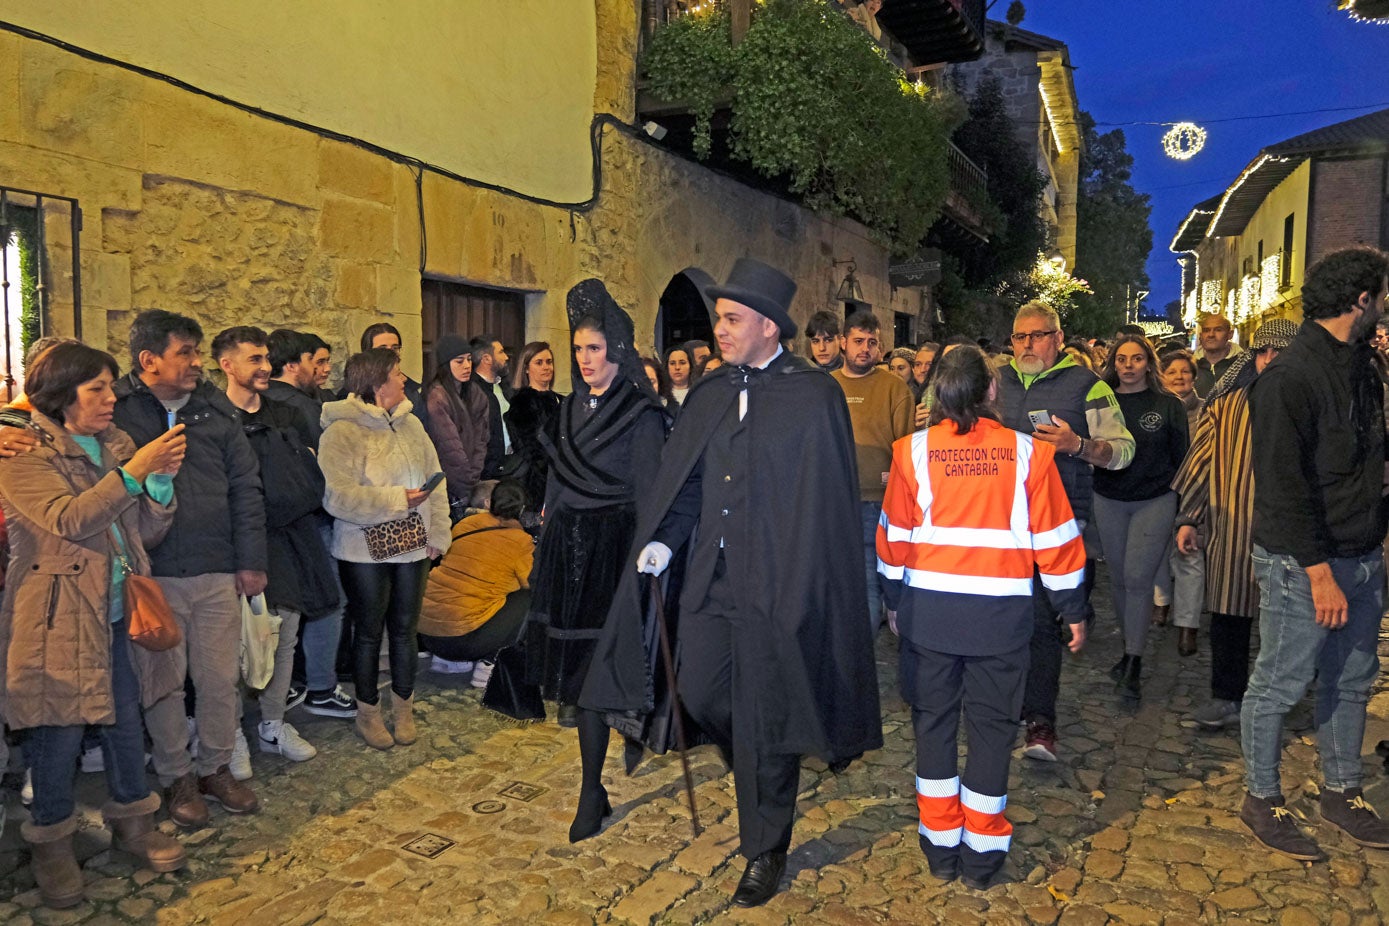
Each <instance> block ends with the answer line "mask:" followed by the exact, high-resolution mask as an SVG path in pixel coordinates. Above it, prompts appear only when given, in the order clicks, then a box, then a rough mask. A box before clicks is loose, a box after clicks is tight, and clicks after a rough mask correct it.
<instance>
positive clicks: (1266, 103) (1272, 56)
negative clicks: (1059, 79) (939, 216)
mask: <svg viewBox="0 0 1389 926" xmlns="http://www.w3.org/2000/svg"><path fill="white" fill-rule="evenodd" d="M1024 2H1025V3H1026V6H1027V17H1026V19H1024V20H1023V22H1022V28H1023V29H1027V30H1030V31H1032V32H1039V33H1041V34H1043V35H1048V36H1051V37H1053V38H1057V39H1060V40H1062V41H1064V42H1066V43H1067V45H1069V46H1070V51H1071V63H1072V65H1074V67H1075V84H1076V96H1077V99H1078V101H1079V103H1080V108H1081V109H1084V110H1087V111H1088V112H1089V113H1090V114H1091V115H1093V116H1094V117H1095V119H1096V121H1098V122H1101V123H1105V122H1140V121H1141V122H1179V121H1190V122H1195V123H1196V124H1197V125H1200V126H1202V127H1203V128H1205V129H1206V131H1207V133H1208V134H1207V138H1206V146H1205V149H1204V150H1203V151H1202V152H1201V153H1200V154H1198V155H1196V156H1195V157H1194V158H1192V159H1191V160H1188V161H1176V160H1173V159H1171V158H1168V157H1167V156H1166V155H1165V154H1164V153H1163V150H1162V134H1163V132H1165V131H1166V129H1165V128H1161V127H1158V126H1145V125H1134V126H1123V130H1124V135H1125V138H1126V139H1127V142H1128V150H1129V153H1130V154H1132V155H1133V157H1134V170H1133V184H1134V186H1135V187H1136V188H1137V189H1138V190H1140V191H1141V192H1144V193H1148V194H1150V195H1151V196H1152V200H1153V202H1152V205H1153V214H1152V227H1153V251H1152V254H1151V256H1150V258H1149V260H1148V274H1149V276H1150V277H1151V278H1152V295H1151V296H1149V297H1148V300H1147V306H1148V310H1149V312H1152V313H1157V312H1161V311H1162V308H1163V306H1164V305H1166V304H1167V303H1168V302H1169V301H1170V300H1172V299H1176V298H1177V297H1178V295H1179V292H1178V290H1179V288H1180V285H1181V281H1180V274H1179V271H1178V269H1177V263H1176V257H1175V255H1173V254H1172V253H1171V252H1169V251H1168V250H1167V246H1168V244H1170V243H1171V241H1172V236H1173V235H1174V233H1175V232H1176V228H1177V225H1178V224H1179V223H1180V222H1181V220H1182V218H1183V217H1185V215H1186V213H1187V211H1188V210H1189V209H1190V208H1191V207H1192V206H1193V205H1195V204H1196V203H1197V202H1199V201H1201V200H1203V199H1206V198H1208V197H1211V196H1214V195H1216V194H1217V193H1220V192H1221V191H1223V190H1224V189H1225V187H1227V186H1228V185H1229V184H1230V183H1231V182H1232V181H1233V180H1234V179H1235V177H1237V176H1238V175H1239V172H1240V171H1241V170H1243V168H1244V166H1245V165H1246V164H1248V163H1249V161H1250V160H1252V159H1253V158H1254V156H1255V155H1256V154H1257V153H1258V152H1259V149H1260V148H1263V147H1265V146H1266V145H1271V144H1275V143H1277V142H1280V141H1282V140H1284V139H1286V138H1290V137H1292V136H1294V135H1298V134H1300V133H1302V132H1306V131H1309V130H1311V129H1315V128H1319V127H1321V126H1324V125H1331V124H1333V123H1336V122H1341V121H1344V120H1346V119H1350V118H1354V117H1355V116H1361V115H1364V114H1365V113H1368V112H1373V111H1374V110H1375V109H1380V108H1389V73H1386V64H1389V26H1384V25H1377V24H1371V23H1362V22H1355V21H1353V20H1351V19H1350V18H1349V17H1348V16H1347V15H1346V14H1345V13H1341V12H1338V11H1337V10H1336V9H1335V4H1334V2H1333V0H1259V2H1254V0H1238V2H1236V0H1160V2H1137V0H1117V2H1116V0H1024ZM1007 6H1008V0H997V2H996V3H994V4H993V5H992V7H991V8H990V10H989V18H990V19H998V20H1002V19H1003V16H1004V11H1005V10H1006V9H1007ZM1371 104H1379V105H1377V106H1374V105H1371ZM1347 106H1367V107H1370V108H1365V109H1355V110H1347V111H1345V112H1323V113H1309V114H1306V115H1288V116H1280V117H1278V118H1267V119H1248V120H1241V121H1236V122H1217V121H1215V120H1217V119H1225V118H1229V117H1232V116H1255V115H1259V116H1262V115H1270V116H1271V115H1273V114H1277V113H1292V112H1302V111H1305V110H1319V109H1329V108H1335V107H1347ZM1100 131H1107V129H1106V128H1101V129H1100ZM1076 262H1077V264H1078V266H1079V270H1080V272H1081V273H1082V274H1083V273H1084V271H1085V257H1084V255H1083V254H1082V255H1077V261H1076Z"/></svg>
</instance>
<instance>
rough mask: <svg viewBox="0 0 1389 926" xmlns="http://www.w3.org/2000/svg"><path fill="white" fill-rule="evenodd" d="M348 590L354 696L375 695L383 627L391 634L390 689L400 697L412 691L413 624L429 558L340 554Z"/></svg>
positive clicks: (373, 697)
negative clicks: (352, 558) (359, 558)
mask: <svg viewBox="0 0 1389 926" xmlns="http://www.w3.org/2000/svg"><path fill="white" fill-rule="evenodd" d="M338 573H339V574H340V575H341V576H342V588H343V591H344V592H346V594H347V605H346V608H345V609H344V612H343V613H344V620H345V621H346V622H347V623H349V624H351V625H352V629H353V649H352V684H353V687H354V688H355V689H356V694H357V700H358V701H362V702H364V703H366V704H375V703H376V701H377V698H378V695H377V690H376V679H377V675H378V671H377V667H376V664H377V660H378V659H379V658H380V653H381V637H382V634H383V632H384V633H385V634H387V635H388V636H389V639H390V661H391V691H393V692H395V693H396V694H397V695H399V696H400V697H402V698H408V697H410V696H411V695H413V694H414V693H415V669H416V663H417V659H416V653H415V627H416V626H417V625H418V624H419V622H420V606H421V605H422V604H423V603H424V587H425V580H426V579H427V577H428V576H429V560H427V559H417V560H415V561H414V562H411V563H350V562H347V561H346V560H338Z"/></svg>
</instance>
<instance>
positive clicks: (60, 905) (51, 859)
mask: <svg viewBox="0 0 1389 926" xmlns="http://www.w3.org/2000/svg"><path fill="white" fill-rule="evenodd" d="M20 832H21V833H23V834H24V841H25V842H27V843H29V850H30V856H29V866H30V867H31V868H32V869H33V871H34V880H35V881H36V882H38V885H39V894H40V896H42V897H43V902H44V906H47V907H51V908H52V909H54V910H64V909H66V908H68V907H75V906H77V905H78V904H80V903H81V902H82V901H83V900H85V899H86V896H85V895H84V894H83V892H82V869H81V868H79V867H77V856H75V855H73V853H72V834H73V833H75V832H77V815H76V814H73V815H72V816H71V817H68V818H67V819H66V820H64V821H62V822H61V823H51V824H49V825H48V826H35V825H34V824H32V823H30V822H29V821H27V820H26V821H25V822H24V823H22V824H21V825H20Z"/></svg>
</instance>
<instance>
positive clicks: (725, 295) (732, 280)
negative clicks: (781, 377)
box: [709, 257, 796, 340]
mask: <svg viewBox="0 0 1389 926" xmlns="http://www.w3.org/2000/svg"><path fill="white" fill-rule="evenodd" d="M794 295H796V281H795V280H793V279H791V278H790V277H789V276H787V275H786V274H784V273H782V272H781V271H780V270H778V269H776V268H775V267H771V266H768V265H767V264H764V263H762V261H760V260H754V259H753V258H751V257H740V258H738V261H737V263H735V264H734V265H733V270H732V271H730V272H729V274H728V282H726V283H724V284H723V285H722V286H711V287H709V296H710V297H711V298H714V299H732V300H733V301H734V302H740V303H742V304H743V305H745V306H747V307H748V308H750V309H752V310H754V311H756V312H758V313H760V314H762V315H765V316H766V317H768V318H770V319H771V320H772V321H774V322H776V325H777V327H778V328H780V329H781V337H782V339H783V340H785V339H787V338H794V337H795V336H796V323H795V322H794V321H792V320H791V297H792V296H794Z"/></svg>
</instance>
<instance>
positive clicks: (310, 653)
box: [299, 524, 346, 691]
mask: <svg viewBox="0 0 1389 926" xmlns="http://www.w3.org/2000/svg"><path fill="white" fill-rule="evenodd" d="M321 536H322V538H323V546H324V548H325V549H327V550H331V549H333V527H332V525H331V524H329V525H325V526H324V527H323V528H322V531H321ZM333 582H334V583H336V584H337V586H338V602H339V604H338V607H337V608H336V609H335V610H334V611H333V613H331V614H325V615H323V616H322V617H319V618H315V619H314V620H311V621H310V620H302V621H300V623H299V641H300V645H301V646H303V648H304V684H305V687H307V688H308V689H309V691H332V690H333V689H334V688H336V687H337V685H338V642H339V641H340V640H341V639H342V604H341V602H342V600H343V598H344V597H346V596H344V595H343V591H342V579H341V578H340V577H339V576H338V571H337V570H336V569H334V570H333Z"/></svg>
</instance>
